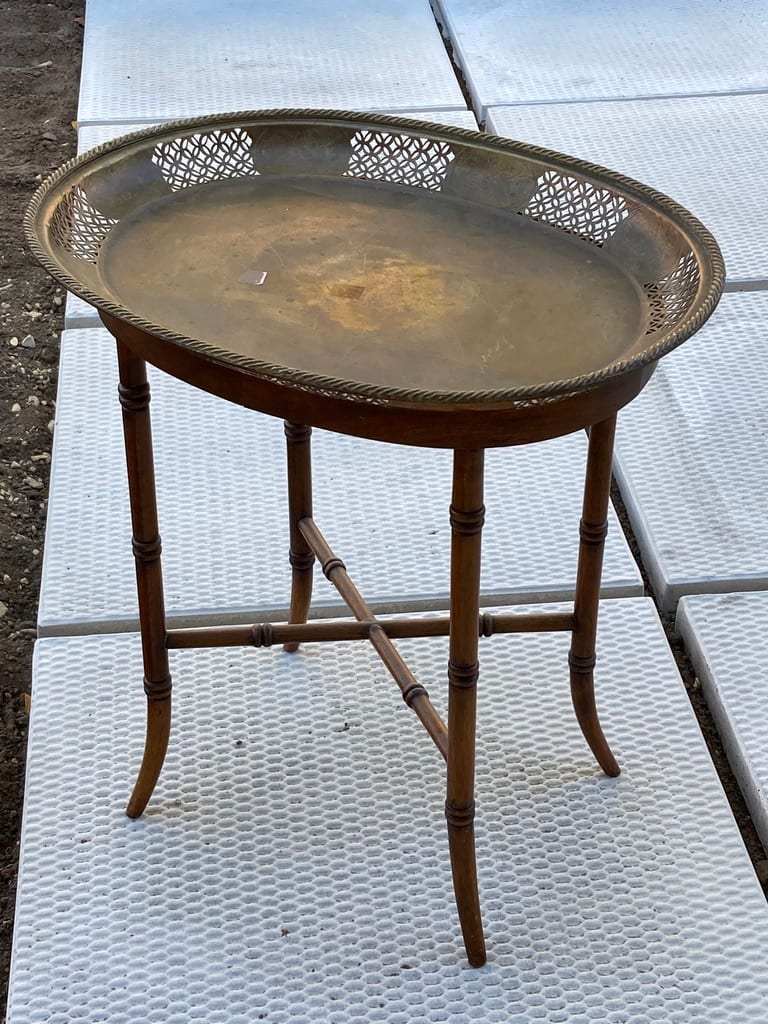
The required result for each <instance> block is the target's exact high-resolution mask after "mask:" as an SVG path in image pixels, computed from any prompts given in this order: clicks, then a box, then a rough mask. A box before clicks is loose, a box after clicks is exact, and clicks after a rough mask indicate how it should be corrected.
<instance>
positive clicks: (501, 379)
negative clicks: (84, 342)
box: [25, 110, 724, 403]
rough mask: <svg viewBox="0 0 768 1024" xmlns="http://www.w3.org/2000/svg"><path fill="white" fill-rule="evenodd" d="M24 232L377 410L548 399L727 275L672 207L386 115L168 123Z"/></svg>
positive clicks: (694, 311)
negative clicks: (395, 405)
mask: <svg viewBox="0 0 768 1024" xmlns="http://www.w3.org/2000/svg"><path fill="white" fill-rule="evenodd" d="M25 228H26V233H27V237H28V240H29V243H30V245H31V247H32V249H33V251H34V253H35V255H36V256H37V258H38V259H39V260H40V261H41V262H42V263H43V264H44V266H45V267H46V268H47V269H48V270H49V271H50V273H51V274H52V275H53V276H54V277H55V278H57V279H58V280H59V281H60V282H61V283H62V284H63V285H65V286H66V287H67V288H68V289H69V290H70V291H72V292H74V293H75V294H77V295H80V296H81V297H82V298H84V299H85V300H86V301H88V302H90V303H92V304H93V305H95V306H96V307H97V308H99V309H100V310H103V311H105V312H106V313H108V314H110V315H112V316H113V317H117V318H118V319H120V320H123V321H125V322H127V323H129V324H133V325H134V326H136V327H139V328H140V329H141V330H143V331H145V332H147V331H148V332H150V333H152V334H153V335H154V336H156V337H158V338H161V339H165V340H167V341H168V342H170V343H172V344H175V345H181V346H186V347H192V348H194V349H196V350H197V351H199V352H202V353H204V354H206V355H208V356H209V357H210V358H212V359H215V360H217V361H224V362H234V363H236V364H237V365H238V366H240V367H241V368H243V369H245V370H246V371H248V372H250V373H253V374H256V375H263V376H264V377H268V378H269V379H270V380H273V381H274V380H277V381H281V380H282V381H285V382H286V383H290V384H293V385H296V384H299V385H301V386H303V387H305V388H310V389H317V390H322V391H323V392H324V393H328V392H329V391H330V392H335V393H340V394H342V395H349V396H350V397H356V398H361V397H363V398H369V399H373V400H376V401H379V402H381V401H387V400H398V401H405V400H410V401H419V400H425V401H430V402H435V401H437V402H440V401H447V402H454V403H455V402H478V401H479V402H483V401H489V402H493V401H502V400H503V401H515V400H531V399H547V398H549V399H551V398H553V397H555V396H557V395H559V394H565V393H570V394H572V393H574V392H575V391H579V390H581V389H586V388H589V387H591V386H594V385H595V384H596V383H597V382H600V381H603V380H606V379H608V378H610V377H612V376H618V375H621V374H622V373H625V372H629V371H632V370H635V369H637V368H638V367H639V366H641V365H646V364H649V363H653V362H655V361H656V360H657V359H658V358H659V357H660V356H662V355H663V354H664V353H666V352H668V351H669V350H671V349H672V348H674V347H675V346H677V345H679V344H680V343H681V342H682V341H684V340H685V339H686V338H688V337H689V336H690V335H691V334H693V333H694V332H695V331H696V330H697V329H698V328H699V327H700V326H701V324H702V323H703V322H704V321H705V320H706V318H707V317H708V316H709V315H710V313H711V312H712V310H713V309H714V307H715V305H716V304H717V300H718V298H719V296H720V293H721V291H722V287H723V278H724V269H723V263H722V258H721V256H720V252H719V250H718V247H717V245H716V243H715V241H714V239H713V238H712V236H711V235H710V234H709V232H708V231H707V230H706V229H705V228H704V227H703V226H702V225H701V224H700V223H699V222H698V221H697V220H696V219H695V218H694V217H693V216H691V215H690V214H689V213H688V212H686V211H685V210H683V209H682V208H681V207H680V206H678V205H677V204H676V203H674V202H672V201H671V200H670V199H668V198H666V197H664V196H662V195H660V194H659V193H656V192H654V191H652V190H651V189H648V188H646V187H645V186H643V185H640V184H638V183H636V182H633V181H630V180H629V179H626V178H623V177H621V176H619V175H617V174H614V173H612V172H610V171H606V170H604V169H602V168H598V167H595V166H592V165H590V164H586V163H583V162H581V161H578V160H575V159H572V158H570V157H565V156H562V155H558V154H555V153H551V152H547V151H545V150H541V149H537V148H535V147H532V146H528V145H523V144H521V143H518V142H511V141H509V140H505V139H500V138H496V137H494V136H488V135H483V134H480V133H475V132H468V131H464V130H461V129H452V128H445V127H440V126H437V125H432V124H426V123H422V122H415V121H406V120H403V119H400V118H389V117H379V116H372V115H362V114H350V113H342V112H319V111H291V110H288V111H267V112H252V113H235V114H227V115H218V116H214V117H207V118H196V119H194V120H188V121H178V122H175V123H172V124H166V125H162V126H160V127H156V128H152V129H148V130H146V131H142V132H138V133H135V134H133V135H130V136H126V137H124V138H122V139H119V140H117V141H115V142H113V143H109V144H107V145H104V146H101V147H100V148H98V149H95V150H92V151H91V152H89V153H86V154H85V155H84V156H82V157H79V158H77V159H76V160H73V161H71V162H70V163H68V164H67V165H65V166H64V167H62V168H61V169H60V170H59V171H58V172H57V173H56V174H54V175H53V176H52V177H51V178H50V179H48V181H46V182H45V183H44V184H43V185H42V187H41V188H40V189H39V190H38V192H37V193H36V195H35V197H34V199H33V201H32V203H31V205H30V207H29V210H28V212H27V216H26V220H25Z"/></svg>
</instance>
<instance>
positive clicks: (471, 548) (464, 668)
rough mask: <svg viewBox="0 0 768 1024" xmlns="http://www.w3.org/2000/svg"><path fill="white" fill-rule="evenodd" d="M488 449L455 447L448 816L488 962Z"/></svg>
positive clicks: (468, 914)
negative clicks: (483, 859) (482, 675)
mask: <svg viewBox="0 0 768 1024" xmlns="http://www.w3.org/2000/svg"><path fill="white" fill-rule="evenodd" d="M483 456H484V452H483V451H482V450H479V451H455V452H454V455H453V501H452V504H451V625H450V653H449V661H448V686H449V689H448V779H447V793H446V801H445V816H446V819H447V822H448V844H449V847H450V851H451V870H452V872H453V888H454V892H455V893H456V906H457V909H458V912H459V922H460V924H461V931H462V935H463V936H464V946H465V948H466V951H467V959H468V960H469V962H470V964H471V965H472V966H473V967H482V965H483V964H484V963H485V939H484V937H483V923H482V919H481V916H480V897H479V894H478V889H477V865H476V860H475V827H474V818H475V794H474V789H475V703H476V692H477V677H478V662H477V646H478V629H477V622H478V615H479V611H480V538H481V531H482V528H483V520H484V516H485V509H484V508H483Z"/></svg>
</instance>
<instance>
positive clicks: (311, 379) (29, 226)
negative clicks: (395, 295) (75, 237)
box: [23, 108, 725, 405]
mask: <svg viewBox="0 0 768 1024" xmlns="http://www.w3.org/2000/svg"><path fill="white" fill-rule="evenodd" d="M281 121H282V122H287V123H294V124H301V123H310V124H311V123H328V124H331V123H338V124H343V125H357V126H358V127H360V128H365V127H370V128H373V129H377V128H379V129H380V128H384V129H386V128H392V129H395V130H397V131H400V132H406V133H410V134H412V135H414V136H418V135H419V134H421V135H428V136H429V137H430V138H433V139H437V140H438V141H439V140H444V141H446V142H450V141H451V140H455V141H457V142H463V143H464V144H468V143H469V144H474V145H475V146H476V147H479V148H484V149H490V150H494V151H497V152H499V151H500V152H505V153H510V154H512V155H515V156H520V157H523V158H527V159H532V160H535V161H537V162H539V163H545V164H546V165H548V166H549V167H550V168H552V169H554V170H558V171H564V172H566V173H576V174H578V175H579V176H581V177H582V178H586V179H587V180H590V181H592V182H594V183H597V184H599V185H602V186H608V187H609V188H611V189H613V190H617V191H620V192H621V193H623V194H625V195H627V196H629V197H630V198H632V199H634V200H635V201H638V200H639V201H640V202H641V203H644V204H645V205H647V206H650V207H652V208H654V209H656V210H657V211H660V212H661V213H663V214H664V215H666V216H667V217H668V218H669V219H671V220H672V221H673V222H674V223H675V224H676V226H677V227H678V229H680V230H681V232H682V233H683V234H684V235H685V236H686V238H687V240H688V241H689V242H690V245H691V250H692V251H693V253H694V255H695V256H696V259H697V263H698V265H699V268H700V280H699V286H698V289H697V291H696V295H695V297H694V301H693V308H692V312H691V313H690V314H689V315H688V316H686V317H685V318H684V319H683V320H682V321H680V323H678V324H677V325H675V326H674V327H673V328H671V329H669V330H667V331H666V332H664V333H663V334H662V335H661V337H660V338H659V340H658V341H656V342H655V343H654V344H653V345H651V346H650V347H649V348H647V349H643V350H642V351H641V352H639V353H637V354H636V355H635V356H633V357H631V358H627V359H620V360H616V361H614V362H613V363H610V364H608V365H607V366H605V367H602V368H601V369H599V370H594V371H591V372H590V373H585V374H580V375H578V376H576V377H572V378H564V379H560V380H552V381H546V382H542V383H538V384H527V385H520V386H517V387H512V388H496V389H481V390H474V391H448V390H428V389H423V388H403V387H394V386H385V385H378V384H371V383H368V382H364V381H354V380H347V379H344V378H339V377H330V376H325V375H322V374H317V373H311V372H309V371H306V370H301V369H298V368H293V367H289V366H285V365H283V364H279V363H268V362H264V361H262V360H259V359H256V358H254V357H252V356H245V355H241V354H239V353H236V352H232V351H230V350H228V349H225V348H222V347H220V346H216V345H212V344H210V343H209V342H204V341H200V340H198V339H195V338H190V337H188V336H186V335H184V334H179V333H178V332H175V331H172V330H170V329H169V328H167V327H163V326H161V325H159V324H155V323H153V322H151V321H149V320H145V319H144V318H142V317H139V316H137V315H136V314H135V313H132V312H131V311H130V310H129V309H127V308H126V307H124V306H121V305H120V304H119V303H116V302H113V301H112V300H110V299H107V298H105V296H103V295H99V294H98V293H97V292H94V291H91V290H90V289H89V288H87V287H85V286H84V285H83V284H82V283H81V282H80V281H78V280H77V278H74V277H72V276H71V275H70V274H69V273H68V272H67V271H66V270H65V269H63V267H62V266H61V264H60V263H59V262H58V261H57V260H56V258H55V257H54V256H53V254H52V250H51V249H49V248H48V247H46V245H45V244H44V243H43V241H42V239H43V238H44V233H43V229H42V226H40V229H39V230H38V226H39V215H40V213H41V211H42V209H43V208H44V206H45V204H46V202H47V200H48V199H49V198H50V196H51V194H52V193H53V192H54V190H55V189H57V188H59V187H60V186H61V184H62V182H64V181H65V179H67V178H75V177H76V176H77V172H79V171H80V170H81V169H82V168H85V167H88V166H89V165H91V164H94V165H97V164H98V163H99V161H100V160H101V158H103V157H104V156H106V155H107V154H110V153H116V152H119V150H121V149H123V148H125V147H127V146H131V145H134V144H135V143H137V142H143V141H148V140H151V139H156V140H158V141H161V140H163V139H164V138H166V137H169V136H170V137H176V136H178V135H179V134H181V133H182V132H183V133H187V132H188V131H189V130H193V129H196V128H204V129H208V130H211V129H216V128H227V127H233V126H237V125H238V124H250V125H253V124H259V123H270V122H281ZM73 184H74V181H73ZM23 230H24V235H25V238H26V242H27V245H28V246H29V248H30V251H31V252H32V255H33V256H34V257H35V259H36V260H37V261H38V262H39V263H40V264H41V265H42V266H43V268H44V269H45V270H46V271H47V272H48V273H49V274H50V275H51V277H53V278H54V280H56V281H58V282H59V283H60V284H62V285H63V286H64V287H65V288H66V289H67V290H68V291H70V292H72V293H73V294H75V295H77V296H79V297H80V298H81V299H84V300H85V301H86V302H88V303H90V304H91V305H93V306H95V307H96V309H97V310H104V312H106V313H108V314H109V315H110V316H112V317H114V318H116V319H117V320H120V321H122V322H124V323H126V324H128V325H130V326H132V327H134V328H136V329H138V330H140V331H142V332H144V333H147V334H150V335H151V336H153V337H155V338H157V339H159V340H161V341H164V342H167V343H169V344H171V345H176V346H181V347H183V348H185V349H188V350H190V351H193V352H196V353H197V354H198V355H200V356H201V357H202V358H204V359H208V360H210V361H212V362H216V363H223V364H225V365H228V366H233V367H237V368H239V369H241V370H243V371H244V372H246V373H248V374H249V375H252V376H255V377H258V378H261V379H264V380H268V381H271V382H275V383H280V384H283V385H286V386H289V387H290V386H293V387H299V388H301V389H302V390H308V391H313V392H320V393H325V394H328V393H330V394H333V395H337V396H338V397H341V398H347V399H353V400H359V401H360V400H361V401H365V402H375V403H376V404H389V403H405V404H438V405H446V404H449V405H497V404H513V405H517V404H532V403H538V402H545V401H555V400H557V399H558V398H561V397H565V396H568V395H573V394H575V393H577V392H582V391H589V390H591V389H593V388H595V387H598V386H600V385H602V384H607V383H608V382H609V381H610V380H611V379H612V378H615V377H620V376H623V375H624V374H628V373H631V372H632V371H634V370H638V369H640V368H642V367H644V366H648V365H649V364H653V363H656V362H657V361H658V360H659V359H660V358H662V356H664V355H666V354H667V353H668V352H671V351H672V350H673V349H675V348H677V347H678V346H679V345H681V344H682V343H683V342H684V341H686V340H687V339H688V338H689V337H691V336H692V335H693V334H695V333H696V332H697V331H698V330H699V328H700V327H701V326H702V325H703V324H704V323H705V322H706V321H707V320H708V319H709V317H710V316H711V315H712V313H713V312H714V310H715V308H716V306H717V304H718V302H719V300H720V296H721V295H722V292H723V288H724V285H725V264H724V260H723V256H722V253H721V252H720V248H719V246H718V244H717V242H716V240H715V238H714V236H713V235H712V234H711V232H710V231H709V230H708V229H707V228H706V227H705V226H704V224H702V222H701V221H700V220H699V219H698V218H697V217H695V216H694V215H693V214H692V213H690V212H689V211H688V210H686V209H685V207H683V206H681V205H680V204H679V203H677V202H676V201H675V200H674V199H671V198H670V197H669V196H667V195H665V194H664V193H662V192H659V191H657V190H656V189H653V188H651V187H650V186H648V185H645V184H643V183H642V182H639V181H636V180H635V179H633V178H629V177H627V176H625V175H623V174H620V173H618V172H616V171H612V170H609V169H608V168H605V167H602V166H600V165H599V164H593V163H590V162H589V161H586V160H582V159H580V158H577V157H572V156H568V155H566V154H563V153H558V152H556V151H555V150H549V149H545V148H543V147H539V146H535V145H532V144H530V143H525V142H519V141H516V140H513V139H509V138H505V137H502V136H498V135H492V134H486V133H484V132H479V131H472V130H470V129H467V128H457V127H453V126H450V125H442V124H435V123H433V122H430V121H425V120H422V119H414V118H407V117H403V116H400V115H398V116H393V115H386V114H370V113H365V112H352V111H343V110H321V109H312V108H306V109H304V108H279V109H270V110H245V111H232V112H227V113H216V114H206V115H203V116H199V117H189V118H181V119H176V120H173V121H164V122H162V123H160V124H153V125H150V126H149V127H147V128H142V129H140V130H139V131H135V132H131V133H129V134H126V135H122V136H119V137H117V138H115V139H112V140H110V141H108V142H104V143H102V144H101V145H100V146H96V147H94V148H92V149H90V150H87V151H86V152H85V153H82V154H80V155H79V156H76V157H73V158H72V159H71V160H68V161H67V162H66V163H65V164H63V165H62V166H61V167H59V168H58V169H57V170H56V171H54V172H53V173H52V174H51V175H49V176H48V177H47V178H46V179H45V181H43V182H42V184H41V185H40V186H39V187H38V188H37V189H36V191H35V193H34V195H33V196H32V199H31V200H30V202H29V204H28V206H27V208H26V211H25V213H24V219H23Z"/></svg>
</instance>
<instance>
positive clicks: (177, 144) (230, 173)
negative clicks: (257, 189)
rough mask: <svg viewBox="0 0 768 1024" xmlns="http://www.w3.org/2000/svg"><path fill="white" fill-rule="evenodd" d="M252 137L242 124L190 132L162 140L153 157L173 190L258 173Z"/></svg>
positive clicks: (176, 190)
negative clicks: (201, 131) (169, 140)
mask: <svg viewBox="0 0 768 1024" xmlns="http://www.w3.org/2000/svg"><path fill="white" fill-rule="evenodd" d="M251 146H252V141H251V138H250V136H249V135H248V133H247V132H245V131H243V129H242V128H229V129H222V130H220V131H214V132H205V133H201V134H198V135H187V136H185V137H184V138H180V139H173V140H172V141H171V142H162V143H160V145H158V146H157V148H156V149H155V152H154V154H153V156H152V160H153V162H154V163H155V164H157V166H158V167H159V168H160V170H161V171H162V172H163V177H164V178H165V180H166V181H167V182H168V184H169V185H170V186H171V188H172V189H173V191H174V192H178V191H179V190H180V189H183V188H189V187H190V186H191V185H200V184H202V183H203V182H206V181H221V180H226V179H228V178H248V177H251V176H253V175H256V174H258V173H259V172H258V171H257V170H256V167H255V166H254V163H253V157H252V156H251Z"/></svg>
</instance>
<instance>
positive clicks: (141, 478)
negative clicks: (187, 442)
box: [117, 341, 171, 818]
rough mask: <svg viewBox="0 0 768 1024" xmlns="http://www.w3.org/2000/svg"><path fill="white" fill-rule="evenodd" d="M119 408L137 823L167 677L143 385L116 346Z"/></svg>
mask: <svg viewBox="0 0 768 1024" xmlns="http://www.w3.org/2000/svg"><path fill="white" fill-rule="evenodd" d="M117 356H118V364H119V367H120V388H119V393H120V404H121V406H122V407H123V433H124V436H125V458H126V466H127V469H128V490H129V493H130V499H131V521H132V524H133V554H134V558H135V561H136V586H137V589H138V595H139V622H140V626H141V647H142V655H143V659H144V692H145V693H146V695H147V734H146V740H145V744H144V757H143V759H142V762H141V768H140V769H139V775H138V778H137V779H136V784H135V786H134V789H133V793H132V795H131V798H130V800H129V802H128V807H127V809H126V814H127V815H128V817H129V818H138V817H139V815H140V814H141V813H142V812H143V810H144V808H145V807H146V806H147V802H148V801H149V798H150V797H151V796H152V791H153V790H154V788H155V783H156V782H157V779H158V776H159V775H160V770H161V768H162V767H163V761H164V760H165V752H166V750H167V748H168V734H169V731H170V726H171V674H170V671H169V668H168V651H167V649H166V631H165V606H164V601H163V571H162V566H161V562H160V554H161V543H160V536H159V533H158V528H157V501H156V497H155V473H154V465H153V459H152V429H151V425H150V419H149V397H150V396H149V384H148V383H147V372H146V366H145V364H144V360H143V359H141V358H140V357H139V356H137V355H135V354H134V353H133V352H132V351H131V350H130V349H129V348H128V347H127V345H124V344H123V343H122V342H120V341H118V343H117Z"/></svg>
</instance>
